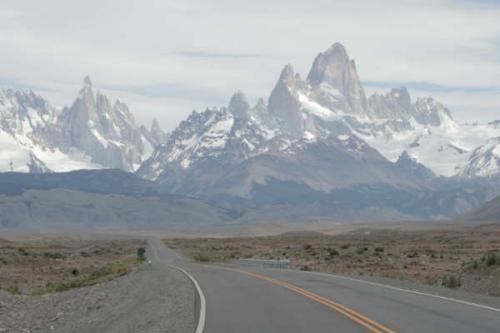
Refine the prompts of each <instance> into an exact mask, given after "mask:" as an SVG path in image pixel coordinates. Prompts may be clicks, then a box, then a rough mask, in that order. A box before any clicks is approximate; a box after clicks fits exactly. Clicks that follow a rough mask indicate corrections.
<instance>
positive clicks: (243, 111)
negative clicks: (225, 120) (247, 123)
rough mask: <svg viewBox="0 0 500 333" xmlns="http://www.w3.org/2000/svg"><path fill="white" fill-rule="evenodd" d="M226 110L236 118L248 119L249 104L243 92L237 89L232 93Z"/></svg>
mask: <svg viewBox="0 0 500 333" xmlns="http://www.w3.org/2000/svg"><path fill="white" fill-rule="evenodd" d="M228 110H229V112H231V113H232V114H233V116H234V117H235V118H237V119H248V118H249V117H250V104H248V100H247V98H246V96H245V94H243V92H241V91H238V92H236V93H234V94H233V96H232V97H231V100H230V101H229V105H228Z"/></svg>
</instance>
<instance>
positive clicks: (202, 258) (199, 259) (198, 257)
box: [193, 253, 210, 262]
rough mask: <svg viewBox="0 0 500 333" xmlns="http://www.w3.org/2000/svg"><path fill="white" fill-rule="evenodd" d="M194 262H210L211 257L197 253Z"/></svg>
mask: <svg viewBox="0 0 500 333" xmlns="http://www.w3.org/2000/svg"><path fill="white" fill-rule="evenodd" d="M193 258H194V261H196V262H209V261H210V257H209V256H207V255H204V254H201V253H197V254H195V255H194V256H193Z"/></svg>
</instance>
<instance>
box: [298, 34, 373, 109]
mask: <svg viewBox="0 0 500 333" xmlns="http://www.w3.org/2000/svg"><path fill="white" fill-rule="evenodd" d="M307 81H308V82H309V83H310V84H311V85H312V86H313V87H319V86H320V85H321V84H327V85H329V86H331V87H332V88H334V89H337V90H338V91H339V92H340V94H342V95H343V96H344V97H345V98H346V100H347V103H348V105H349V107H350V109H349V110H345V111H347V112H350V113H354V114H357V115H367V112H368V108H367V100H366V95H365V92H364V89H363V86H362V85H361V82H360V80H359V76H358V73H357V71H356V65H355V63H354V60H351V59H349V56H348V55H347V51H346V50H345V48H344V46H343V45H342V44H340V43H335V44H333V45H332V46H331V47H330V48H329V49H328V50H326V51H325V52H322V53H320V54H318V55H317V56H316V58H315V59H314V62H313V65H312V67H311V70H310V71H309V74H308V75H307Z"/></svg>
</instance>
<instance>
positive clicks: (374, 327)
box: [226, 267, 395, 333]
mask: <svg viewBox="0 0 500 333" xmlns="http://www.w3.org/2000/svg"><path fill="white" fill-rule="evenodd" d="M226 269H228V270H231V271H234V272H238V273H242V274H246V275H249V276H252V277H254V278H257V279H259V280H264V281H268V282H271V283H273V284H276V285H278V286H281V287H283V288H287V289H289V290H292V291H294V292H296V293H298V294H300V295H302V296H305V297H307V298H309V299H312V300H314V301H316V302H318V303H321V304H323V305H325V306H327V307H329V308H331V309H333V310H335V311H337V312H339V313H341V314H343V315H344V316H346V317H348V318H349V319H351V320H353V321H355V322H356V323H358V324H360V325H361V326H363V327H365V328H366V329H368V330H369V331H370V332H373V333H395V331H393V330H391V329H389V328H387V327H386V326H384V325H382V324H380V323H378V322H376V321H375V320H373V319H370V318H368V317H366V316H364V315H362V314H361V313H359V312H356V311H354V310H352V309H350V308H348V307H347V306H345V305H342V304H339V303H337V302H335V301H333V300H331V299H328V298H325V297H323V296H320V295H317V294H315V293H312V292H310V291H308V290H305V289H302V288H300V287H297V286H295V285H293V284H291V283H288V282H286V281H282V280H278V279H274V278H272V277H269V276H266V275H262V274H258V273H254V272H249V271H245V270H242V269H237V268H229V267H226Z"/></svg>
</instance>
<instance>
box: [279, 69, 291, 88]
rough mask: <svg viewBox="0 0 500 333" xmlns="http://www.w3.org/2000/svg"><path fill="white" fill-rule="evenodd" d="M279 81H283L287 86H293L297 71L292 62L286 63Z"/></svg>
mask: <svg viewBox="0 0 500 333" xmlns="http://www.w3.org/2000/svg"><path fill="white" fill-rule="evenodd" d="M279 82H282V83H283V84H285V85H286V86H291V85H293V83H294V82H295V71H294V69H293V66H292V65H291V64H286V65H285V67H283V69H282V70H281V73H280V77H279Z"/></svg>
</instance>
